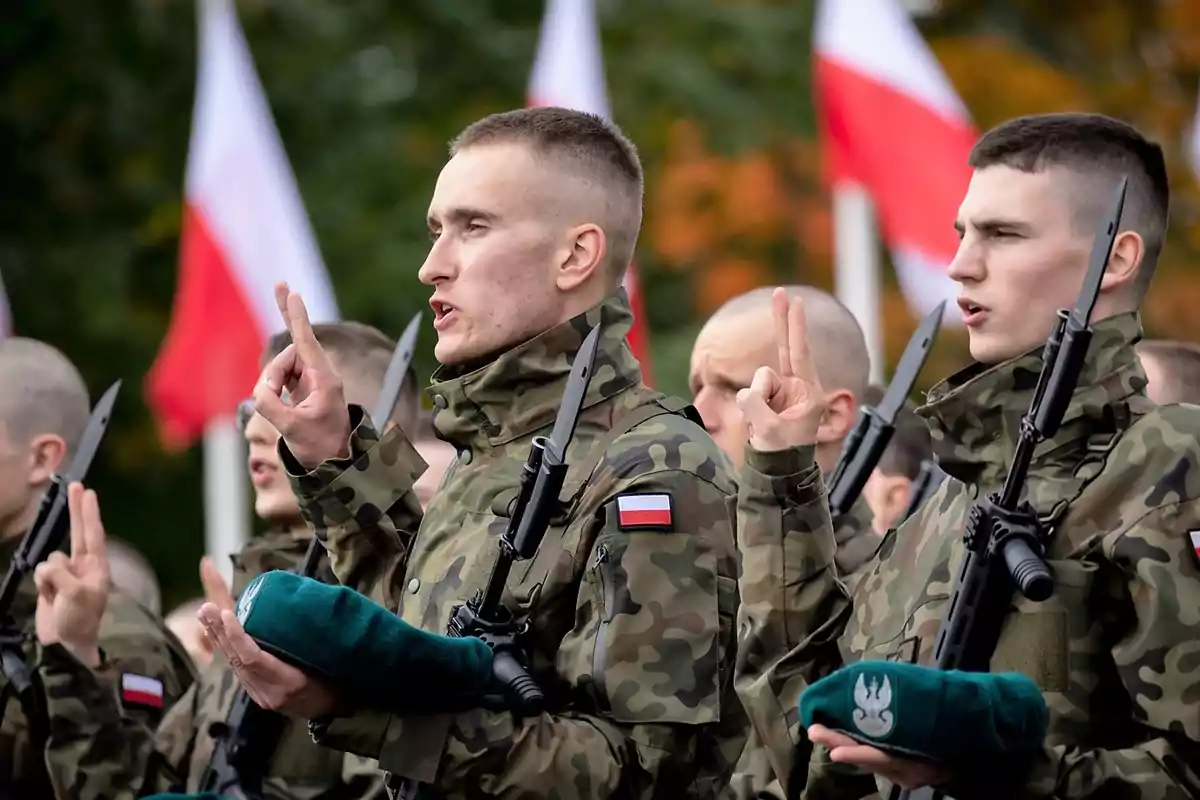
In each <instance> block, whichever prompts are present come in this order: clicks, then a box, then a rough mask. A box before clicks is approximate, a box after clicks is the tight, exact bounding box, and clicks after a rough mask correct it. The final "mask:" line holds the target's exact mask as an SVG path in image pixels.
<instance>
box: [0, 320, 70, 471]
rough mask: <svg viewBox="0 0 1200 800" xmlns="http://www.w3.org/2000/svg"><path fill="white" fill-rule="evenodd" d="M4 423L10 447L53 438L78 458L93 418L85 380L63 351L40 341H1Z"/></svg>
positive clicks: (1, 420) (1, 412) (0, 401)
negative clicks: (55, 437)
mask: <svg viewBox="0 0 1200 800" xmlns="http://www.w3.org/2000/svg"><path fill="white" fill-rule="evenodd" d="M0 386H3V387H4V388H3V390H0V423H2V424H3V426H4V430H5V434H6V435H7V436H8V440H9V444H10V445H13V446H21V447H23V446H25V445H27V444H29V443H30V442H31V441H33V439H34V438H35V437H37V436H42V435H45V434H53V435H55V436H58V437H60V438H61V439H62V440H63V442H64V443H65V444H66V456H67V457H68V458H69V457H71V456H73V455H74V454H75V451H76V449H77V448H78V447H79V442H80V440H81V439H82V438H83V432H84V430H85V429H86V428H87V424H88V418H89V417H90V416H91V402H90V400H89V398H88V390H87V385H86V384H85V383H84V382H83V376H81V375H80V374H79V370H78V369H76V368H75V365H74V364H72V363H71V360H70V359H68V358H67V357H66V356H65V355H64V354H63V353H62V351H60V350H59V349H57V348H55V347H52V346H51V345H48V344H46V343H45V342H40V341H38V340H36V339H26V338H22V337H14V338H11V339H3V340H0Z"/></svg>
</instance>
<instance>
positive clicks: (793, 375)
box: [737, 288, 825, 452]
mask: <svg viewBox="0 0 1200 800" xmlns="http://www.w3.org/2000/svg"><path fill="white" fill-rule="evenodd" d="M771 312H772V315H773V316H774V319H775V345H776V347H777V348H778V351H779V372H776V371H775V370H773V369H771V368H770V367H759V368H758V370H757V371H755V373H754V379H753V380H752V381H751V382H750V388H748V389H742V390H741V391H740V392H738V396H737V401H738V406H739V407H740V408H741V410H742V416H743V418H744V419H745V420H746V426H747V428H748V429H749V431H750V445H751V446H752V447H753V448H754V449H755V450H758V451H759V452H773V451H777V450H786V449H787V448H789V447H796V446H799V445H808V444H816V441H817V429H818V428H820V426H821V418H822V416H823V415H824V414H825V392H824V390H823V389H822V388H821V379H820V378H819V377H817V370H816V367H815V366H814V365H813V361H812V355H811V354H810V353H809V350H808V331H807V328H806V327H805V320H804V301H802V300H801V299H800V298H799V297H793V298H790V299H789V298H788V296H787V292H786V291H785V290H784V289H782V288H778V289H776V290H775V292H774V294H772V295H771Z"/></svg>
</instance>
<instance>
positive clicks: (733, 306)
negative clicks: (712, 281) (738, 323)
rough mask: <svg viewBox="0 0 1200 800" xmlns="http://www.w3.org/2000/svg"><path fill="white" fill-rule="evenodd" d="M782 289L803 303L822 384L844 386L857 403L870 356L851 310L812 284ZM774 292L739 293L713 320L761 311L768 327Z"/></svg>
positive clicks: (867, 375) (768, 288)
mask: <svg viewBox="0 0 1200 800" xmlns="http://www.w3.org/2000/svg"><path fill="white" fill-rule="evenodd" d="M783 288H784V291H786V292H787V295H788V297H789V298H791V297H799V298H800V299H801V300H802V301H803V302H804V318H805V323H806V325H807V327H808V339H809V352H810V353H811V355H812V359H813V365H814V366H815V367H816V368H817V377H819V378H820V379H821V384H822V386H823V387H824V388H825V389H826V390H832V389H845V390H846V391H848V392H850V394H852V395H854V399H855V401H856V402H858V403H862V396H863V392H864V391H866V388H867V382H868V381H869V380H870V374H871V356H870V354H869V353H868V352H867V341H866V338H865V337H864V336H863V332H862V326H860V325H859V324H858V320H857V319H855V317H854V312H852V311H851V310H850V309H849V308H847V307H846V306H845V304H844V303H842V301H840V300H838V299H837V298H836V297H834V296H833V295H832V294H830V293H829V292H826V291H824V290H823V289H818V288H817V287H815V286H807V285H804V284H794V285H791V286H784V287H783ZM774 293H775V287H774V286H760V287H758V288H756V289H751V290H750V291H748V292H744V293H743V294H739V295H737V296H736V297H733V298H730V299H729V300H727V301H726V302H725V304H724V305H722V306H721V307H720V308H718V309H717V310H716V312H715V313H714V314H713V315H712V319H717V318H719V317H721V318H723V317H736V316H738V315H741V314H745V313H748V312H761V313H763V314H764V317H763V324H764V325H767V326H770V325H771V324H772V323H771V296H772V295H773V294H774ZM768 330H770V328H769V327H768ZM781 366H782V365H781Z"/></svg>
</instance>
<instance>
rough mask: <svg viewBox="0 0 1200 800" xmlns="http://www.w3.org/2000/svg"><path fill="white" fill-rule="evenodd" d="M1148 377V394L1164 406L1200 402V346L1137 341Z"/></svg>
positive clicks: (1163, 341)
mask: <svg viewBox="0 0 1200 800" xmlns="http://www.w3.org/2000/svg"><path fill="white" fill-rule="evenodd" d="M1137 354H1138V358H1139V359H1140V360H1141V362H1142V369H1143V370H1144V371H1145V373H1146V379H1147V380H1148V381H1150V383H1149V385H1148V386H1147V387H1146V394H1147V395H1149V397H1150V399H1151V400H1152V401H1154V402H1155V403H1158V404H1159V405H1160V406H1166V405H1170V404H1172V403H1190V404H1192V405H1200V346H1197V345H1194V344H1191V343H1190V342H1168V341H1165V340H1163V339H1147V340H1143V341H1141V342H1138V344H1137Z"/></svg>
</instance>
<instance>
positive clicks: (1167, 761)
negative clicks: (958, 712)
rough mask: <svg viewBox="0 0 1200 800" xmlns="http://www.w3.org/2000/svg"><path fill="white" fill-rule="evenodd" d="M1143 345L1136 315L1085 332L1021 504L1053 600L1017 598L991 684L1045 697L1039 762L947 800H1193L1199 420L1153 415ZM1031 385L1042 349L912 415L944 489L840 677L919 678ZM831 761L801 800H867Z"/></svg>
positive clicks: (881, 589)
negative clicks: (1042, 543)
mask: <svg viewBox="0 0 1200 800" xmlns="http://www.w3.org/2000/svg"><path fill="white" fill-rule="evenodd" d="M1140 337H1141V326H1140V322H1139V320H1138V318H1137V316H1136V315H1133V314H1126V315H1121V316H1117V317H1113V318H1110V319H1107V320H1103V321H1101V322H1099V323H1097V324H1096V325H1095V335H1094V337H1093V341H1092V344H1091V350H1090V352H1089V355H1088V360H1087V362H1086V364H1085V366H1084V370H1083V374H1082V376H1081V379H1080V382H1079V387H1078V388H1077V390H1076V391H1075V393H1074V395H1073V396H1072V400H1071V403H1070V405H1069V407H1068V410H1067V413H1066V416H1065V417H1064V421H1063V425H1062V427H1061V429H1060V430H1059V432H1058V434H1057V435H1056V436H1055V437H1054V438H1053V439H1052V440H1051V441H1048V442H1045V443H1043V444H1042V445H1041V446H1039V448H1038V449H1037V451H1036V453H1035V457H1034V462H1033V467H1032V470H1031V472H1030V479H1029V482H1028V484H1027V486H1026V496H1027V498H1028V500H1029V501H1030V503H1031V504H1032V505H1033V507H1034V508H1035V509H1036V510H1037V512H1038V513H1039V515H1040V516H1041V517H1042V519H1043V521H1044V523H1045V524H1046V525H1047V526H1048V529H1049V530H1050V531H1051V538H1050V542H1049V552H1048V562H1049V564H1050V566H1051V568H1052V570H1053V572H1054V574H1055V578H1056V591H1055V594H1054V595H1053V596H1052V597H1051V598H1050V599H1049V600H1047V601H1045V602H1043V603H1032V602H1029V601H1028V600H1026V599H1024V598H1022V597H1020V596H1019V595H1018V596H1016V597H1014V599H1013V606H1012V611H1011V613H1010V616H1009V617H1008V619H1007V620H1006V622H1005V625H1004V628H1003V630H1002V633H1001V637H1000V642H999V645H998V647H997V649H996V653H995V656H994V657H993V659H992V663H991V667H992V669H993V670H995V671H1016V672H1021V673H1023V674H1025V675H1026V676H1028V677H1029V678H1031V679H1032V680H1033V681H1034V682H1035V683H1037V684H1038V686H1039V688H1040V689H1041V690H1042V691H1043V692H1044V694H1045V698H1046V702H1047V705H1048V707H1049V709H1050V724H1049V732H1048V734H1047V737H1046V746H1045V749H1044V752H1043V753H1041V754H1040V756H1039V758H1038V759H1037V761H1036V763H1035V765H1034V767H1033V768H1032V770H1031V771H1030V773H1029V774H1028V775H1025V776H1018V778H1019V779H1020V780H1021V781H1022V784H1023V785H1021V786H1011V785H1006V784H1005V783H1004V782H1003V781H1000V780H998V779H999V778H1003V777H1006V776H1000V775H989V774H979V775H975V776H964V777H970V778H974V780H973V781H972V783H971V784H963V785H957V786H948V787H945V788H946V789H947V791H948V792H949V793H950V794H951V795H953V796H957V797H990V796H997V795H999V796H1004V797H1059V798H1083V797H1100V796H1105V797H1108V796H1113V797H1116V796H1120V797H1130V798H1139V800H1175V798H1180V799H1181V800H1182V798H1185V797H1196V796H1198V795H1200V771H1198V770H1200V766H1198V765H1200V713H1198V712H1200V668H1198V665H1200V645H1198V644H1197V635H1196V632H1197V630H1198V629H1200V559H1198V557H1197V555H1196V552H1195V549H1194V544H1193V541H1192V537H1191V535H1190V534H1191V532H1193V531H1196V530H1200V450H1198V449H1197V436H1198V435H1200V409H1198V408H1196V407H1193V406H1166V407H1156V406H1153V405H1151V404H1150V403H1149V401H1148V400H1147V399H1146V396H1145V387H1146V378H1145V375H1144V373H1143V372H1142V370H1141V367H1140V365H1139V363H1138V360H1137V356H1136V354H1135V352H1134V349H1133V344H1134V343H1135V342H1136V341H1137V340H1138V339H1139V338H1140ZM1039 370H1040V348H1039V349H1038V350H1035V351H1031V352H1030V353H1028V354H1026V355H1024V356H1021V357H1018V358H1016V359H1013V360H1012V361H1010V362H1007V363H1005V364H1002V365H998V366H995V367H993V368H990V369H989V368H986V367H984V366H982V365H974V366H972V367H969V368H968V369H966V370H964V371H962V372H960V373H958V374H957V375H955V376H954V377H952V378H950V379H949V380H947V381H945V382H943V383H942V384H940V385H939V386H937V387H935V388H934V390H933V391H932V392H931V393H930V397H929V402H928V404H927V405H926V406H924V407H922V408H921V409H919V411H918V413H920V414H921V415H922V416H924V417H926V418H927V419H928V421H929V425H930V430H931V432H932V435H933V442H934V448H935V452H936V453H937V454H938V457H939V461H940V462H941V463H942V464H943V465H945V467H946V468H947V469H948V471H950V472H951V479H950V480H947V481H945V482H944V484H943V485H942V486H941V487H940V488H939V489H938V491H937V492H936V493H935V495H934V496H933V497H932V498H931V499H930V500H929V501H928V502H927V503H925V504H924V505H923V506H922V507H921V509H919V510H918V512H917V513H916V514H914V515H913V517H912V518H911V519H910V520H909V521H908V522H907V523H905V524H904V525H903V526H902V527H901V528H900V529H899V530H898V531H892V532H891V533H889V534H888V535H887V536H886V537H885V541H884V543H883V545H882V546H881V547H880V550H879V553H878V555H877V558H876V560H875V564H874V567H873V568H872V570H871V571H870V572H869V573H868V574H867V575H866V576H865V577H864V578H863V579H862V580H861V581H860V583H859V585H858V587H857V590H856V592H855V595H854V606H853V613H852V616H851V619H850V620H849V622H848V623H847V625H846V628H845V632H844V634H843V635H842V637H841V640H840V645H841V649H842V652H843V658H844V659H845V660H846V661H847V662H853V661H857V660H860V659H898V660H902V661H907V662H910V663H921V664H928V663H930V661H931V656H932V650H933V645H934V643H935V637H936V635H937V631H938V629H939V626H940V623H941V618H942V615H943V613H944V612H945V610H946V609H945V605H946V601H947V599H948V597H949V593H950V591H951V589H952V586H953V576H954V573H955V569H956V568H957V565H958V563H959V561H960V559H961V554H962V541H961V537H962V531H963V526H964V524H965V521H966V520H965V515H966V512H967V510H968V508H969V507H970V505H971V503H972V502H973V501H974V499H976V498H977V497H979V495H980V494H981V493H984V492H990V491H993V490H995V489H996V488H998V486H999V482H1000V481H1001V480H1002V479H1003V476H1004V474H1005V472H1006V470H1007V464H1008V463H1009V461H1010V459H1011V456H1012V452H1013V448H1014V447H1015V440H1016V436H1017V432H1018V429H1019V428H1018V426H1019V424H1020V418H1021V416H1022V415H1023V414H1024V412H1025V411H1026V409H1027V408H1028V406H1029V402H1030V399H1031V395H1032V392H1033V389H1034V386H1035V383H1036V380H1037V376H1038V372H1039ZM765 499H766V498H763V500H765ZM830 595H831V596H832V597H834V598H835V599H836V592H831V593H830ZM951 735H952V733H951ZM827 756H828V754H827V753H826V752H824V750H823V749H822V748H816V749H815V752H814V754H813V761H812V763H811V764H810V769H809V774H808V789H807V792H808V796H810V797H814V798H815V797H821V798H832V797H837V798H840V797H860V796H862V789H861V787H860V786H859V785H858V784H857V782H856V780H855V779H854V778H853V777H852V776H848V775H847V774H846V771H845V768H843V767H838V766H837V765H833V764H830V762H829V761H828V757H827ZM878 787H879V790H880V792H881V793H882V794H883V795H884V796H886V793H887V791H888V790H889V789H890V788H891V787H890V785H889V784H888V783H887V782H886V781H883V780H880V781H879V782H878Z"/></svg>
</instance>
